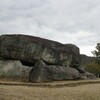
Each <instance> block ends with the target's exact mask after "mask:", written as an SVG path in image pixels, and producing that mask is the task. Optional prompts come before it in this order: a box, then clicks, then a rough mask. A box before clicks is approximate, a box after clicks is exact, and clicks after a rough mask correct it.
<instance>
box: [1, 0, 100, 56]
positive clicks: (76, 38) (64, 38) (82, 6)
mask: <svg viewBox="0 0 100 100" xmlns="http://www.w3.org/2000/svg"><path fill="white" fill-rule="evenodd" d="M8 33H10V34H19V33H20V34H29V35H34V36H39V37H43V38H48V39H51V40H55V41H59V42H61V43H72V44H75V45H77V46H78V47H79V48H80V53H82V54H86V55H89V56H92V53H91V51H93V50H94V49H95V46H96V44H97V43H98V42H100V0H0V34H8Z"/></svg>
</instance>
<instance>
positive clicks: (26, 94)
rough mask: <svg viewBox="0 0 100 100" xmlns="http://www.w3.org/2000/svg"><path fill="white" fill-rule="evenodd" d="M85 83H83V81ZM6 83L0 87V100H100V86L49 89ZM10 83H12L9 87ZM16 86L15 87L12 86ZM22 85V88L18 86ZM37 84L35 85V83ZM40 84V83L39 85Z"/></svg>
mask: <svg viewBox="0 0 100 100" xmlns="http://www.w3.org/2000/svg"><path fill="white" fill-rule="evenodd" d="M78 82H81V83H82V82H83V81H77V82H75V81H72V82H71V81H67V82H53V83H43V84H48V85H51V86H53V85H54V86H55V85H56V84H62V85H63V84H67V83H69V84H72V83H73V84H75V83H78ZM84 82H85V81H84ZM1 83H8V84H6V85H3V84H2V85H0V100H100V84H99V83H98V84H97V83H95V84H93V83H89V84H84V85H82V84H79V85H77V86H76V85H75V86H74V85H73V86H72V87H71V86H70V87H69V86H67V85H66V86H63V87H60V88H58V87H55V88H53V87H52V88H50V87H49V86H42V85H41V87H38V86H34V85H33V86H32V85H31V86H29V85H25V84H30V83H25V84H24V83H22V82H17V83H16V82H3V81H1ZM10 83H13V85H11V84H10ZM14 84H17V85H14ZM20 84H24V86H23V85H22V86H21V85H20ZM35 84H37V83H35ZM39 84H42V83H39Z"/></svg>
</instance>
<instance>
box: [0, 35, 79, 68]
mask: <svg viewBox="0 0 100 100" xmlns="http://www.w3.org/2000/svg"><path fill="white" fill-rule="evenodd" d="M0 57H2V58H6V59H16V60H20V61H21V62H22V63H23V64H25V65H27V64H28V65H34V64H35V62H37V61H39V60H43V61H44V62H45V63H46V64H48V65H61V66H71V67H79V65H80V54H79V48H78V47H77V46H75V45H72V44H61V43H58V42H55V41H51V40H47V39H43V38H39V37H33V36H27V35H2V36H0Z"/></svg>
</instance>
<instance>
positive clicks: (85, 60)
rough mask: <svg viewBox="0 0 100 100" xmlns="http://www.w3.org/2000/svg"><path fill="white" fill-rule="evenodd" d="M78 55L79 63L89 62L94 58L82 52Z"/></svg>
mask: <svg viewBox="0 0 100 100" xmlns="http://www.w3.org/2000/svg"><path fill="white" fill-rule="evenodd" d="M80 57H81V64H82V65H83V64H86V63H89V62H92V61H93V60H94V59H95V58H94V57H91V56H87V55H84V54H81V55H80Z"/></svg>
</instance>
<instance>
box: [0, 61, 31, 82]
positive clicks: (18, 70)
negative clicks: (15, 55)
mask: <svg viewBox="0 0 100 100" xmlns="http://www.w3.org/2000/svg"><path fill="white" fill-rule="evenodd" d="M31 69H32V68H31V67H27V66H23V65H22V64H21V62H20V61H18V60H0V78H3V79H7V78H8V79H13V80H21V81H29V73H30V71H31Z"/></svg>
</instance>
